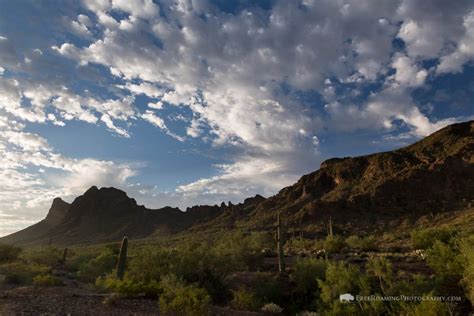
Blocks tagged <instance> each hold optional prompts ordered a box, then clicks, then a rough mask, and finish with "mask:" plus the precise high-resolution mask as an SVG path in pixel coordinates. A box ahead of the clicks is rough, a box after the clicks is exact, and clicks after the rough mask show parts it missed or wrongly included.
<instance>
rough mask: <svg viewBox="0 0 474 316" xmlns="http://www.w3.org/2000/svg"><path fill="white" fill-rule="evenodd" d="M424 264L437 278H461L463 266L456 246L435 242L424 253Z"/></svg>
mask: <svg viewBox="0 0 474 316" xmlns="http://www.w3.org/2000/svg"><path fill="white" fill-rule="evenodd" d="M426 262H427V263H428V265H429V266H430V267H431V268H432V269H433V270H434V271H435V272H436V274H437V276H438V277H443V276H447V277H456V278H457V277H459V278H460V277H461V275H462V271H463V266H462V264H461V257H460V256H459V249H458V247H457V245H450V244H446V243H444V242H442V241H440V240H435V241H434V243H433V245H432V247H431V248H430V249H428V250H427V251H426Z"/></svg>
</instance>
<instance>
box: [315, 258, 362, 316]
mask: <svg viewBox="0 0 474 316" xmlns="http://www.w3.org/2000/svg"><path fill="white" fill-rule="evenodd" d="M325 275H326V277H325V278H324V279H318V284H319V287H320V289H321V294H320V296H319V297H320V300H321V302H322V306H323V310H325V313H323V314H328V315H357V314H361V313H362V310H360V306H361V305H356V304H341V303H340V302H339V295H340V294H343V293H351V294H352V295H357V294H359V295H369V294H370V283H369V280H368V278H367V277H366V276H365V275H364V274H362V273H361V272H360V270H359V268H358V267H357V266H355V265H351V264H347V263H345V262H342V261H339V262H331V263H328V265H327V268H326V274H325Z"/></svg>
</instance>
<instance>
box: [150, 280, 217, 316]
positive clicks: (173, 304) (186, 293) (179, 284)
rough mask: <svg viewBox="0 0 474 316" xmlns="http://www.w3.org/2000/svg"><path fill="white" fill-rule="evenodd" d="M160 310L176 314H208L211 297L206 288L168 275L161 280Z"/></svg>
mask: <svg viewBox="0 0 474 316" xmlns="http://www.w3.org/2000/svg"><path fill="white" fill-rule="evenodd" d="M160 288H161V290H162V293H161V295H160V300H159V306H160V311H161V312H163V313H165V314H167V313H170V314H176V315H197V316H201V315H207V314H208V313H209V307H210V301H211V299H210V297H209V295H208V294H207V292H206V290H204V289H202V288H198V287H196V286H195V285H188V284H186V283H185V282H184V281H183V280H181V279H179V278H177V277H176V276H175V275H167V276H165V277H163V278H162V280H161V282H160Z"/></svg>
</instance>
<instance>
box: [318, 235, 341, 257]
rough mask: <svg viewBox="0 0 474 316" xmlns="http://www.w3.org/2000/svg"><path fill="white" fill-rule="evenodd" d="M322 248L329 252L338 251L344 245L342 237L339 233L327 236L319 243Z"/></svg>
mask: <svg viewBox="0 0 474 316" xmlns="http://www.w3.org/2000/svg"><path fill="white" fill-rule="evenodd" d="M321 246H322V248H323V249H324V250H326V251H327V252H329V253H339V252H341V250H342V249H343V248H344V247H345V246H346V243H345V242H344V239H343V238H342V237H341V236H339V235H332V236H327V237H326V239H324V240H323V241H322V243H321Z"/></svg>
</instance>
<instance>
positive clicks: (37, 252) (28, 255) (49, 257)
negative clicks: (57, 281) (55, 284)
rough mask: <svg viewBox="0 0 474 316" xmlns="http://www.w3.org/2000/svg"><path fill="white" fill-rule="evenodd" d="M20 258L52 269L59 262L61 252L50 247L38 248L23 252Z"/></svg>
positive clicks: (61, 256)
mask: <svg viewBox="0 0 474 316" xmlns="http://www.w3.org/2000/svg"><path fill="white" fill-rule="evenodd" d="M22 257H23V258H24V259H25V260H27V261H29V262H34V263H37V264H42V265H47V266H50V267H54V266H56V265H58V264H59V263H60V262H61V260H62V258H63V251H62V250H60V249H57V248H54V247H51V246H48V247H38V248H32V249H28V250H25V251H24V252H23V253H22Z"/></svg>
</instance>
